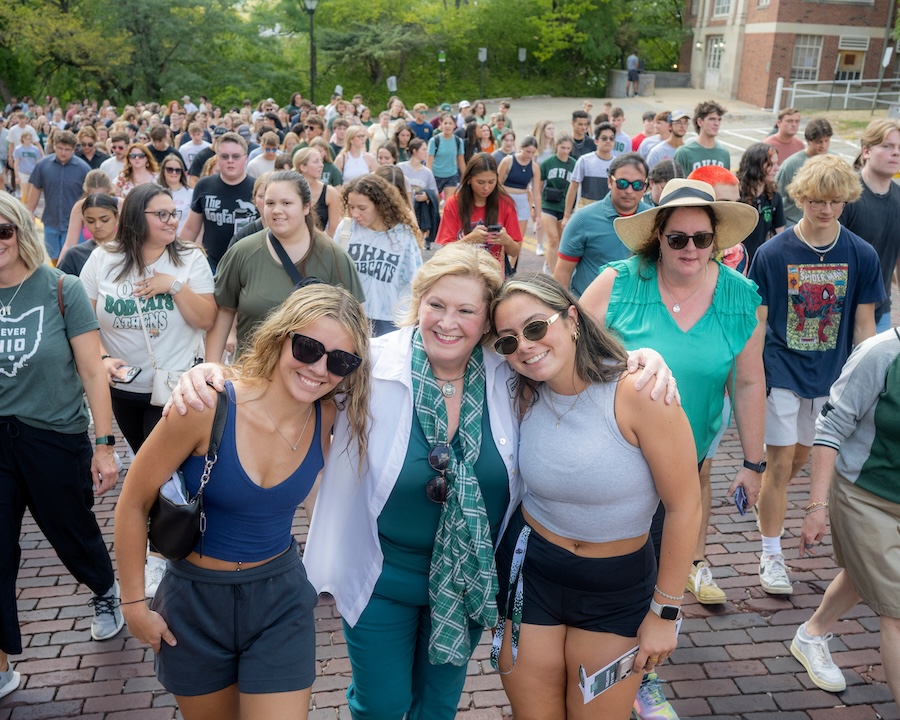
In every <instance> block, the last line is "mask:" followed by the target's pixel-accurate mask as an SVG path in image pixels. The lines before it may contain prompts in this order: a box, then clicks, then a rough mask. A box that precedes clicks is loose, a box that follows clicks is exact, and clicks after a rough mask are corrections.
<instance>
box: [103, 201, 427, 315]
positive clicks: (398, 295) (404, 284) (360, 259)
mask: <svg viewBox="0 0 900 720" xmlns="http://www.w3.org/2000/svg"><path fill="white" fill-rule="evenodd" d="M346 222H349V223H350V239H349V241H348V243H347V248H346V249H347V252H348V253H349V255H350V258H351V259H352V260H353V263H354V264H355V265H356V273H357V274H358V275H359V281H360V283H362V287H363V292H365V294H366V301H365V302H364V303H363V307H364V308H365V311H366V315H367V316H368V317H370V318H371V319H372V320H393V319H394V311H395V310H396V308H397V305H398V304H399V302H400V301H401V300H403V299H404V298H408V297H409V295H410V287H409V285H410V282H412V278H413V275H415V273H416V270H418V269H419V268H420V267H421V266H422V252H421V251H420V250H419V246H418V244H417V243H416V237H415V235H413V232H412V230H410V229H409V227H407V226H406V225H397V226H395V227H393V228H391V229H390V230H388V231H386V232H384V231H382V232H375V231H373V230H369V229H368V228H364V227H360V226H359V225H357V224H356V222H355V221H353V220H348V219H347V218H344V219H343V220H341V222H340V224H339V225H338V226H337V230H336V231H335V233H334V240H335V242H337V243H341V232H342V230H343V228H344V223H346ZM101 332H102V330H101Z"/></svg>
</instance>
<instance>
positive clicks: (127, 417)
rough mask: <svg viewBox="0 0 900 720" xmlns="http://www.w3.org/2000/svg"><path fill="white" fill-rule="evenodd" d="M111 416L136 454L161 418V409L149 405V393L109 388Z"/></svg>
mask: <svg viewBox="0 0 900 720" xmlns="http://www.w3.org/2000/svg"><path fill="white" fill-rule="evenodd" d="M109 394H110V395H111V396H112V409H113V414H114V415H115V416H116V422H117V423H118V424H119V430H121V431H122V435H124V436H125V440H126V441H128V444H129V445H131V449H132V450H133V451H134V453H135V454H137V451H138V450H140V449H141V445H143V444H144V440H146V439H147V436H148V435H149V434H150V432H151V431H152V430H153V428H155V427H156V423H158V422H159V421H160V419H161V418H162V408H161V407H156V406H155V405H151V404H150V393H133V392H126V391H124V390H119V389H118V388H110V390H109Z"/></svg>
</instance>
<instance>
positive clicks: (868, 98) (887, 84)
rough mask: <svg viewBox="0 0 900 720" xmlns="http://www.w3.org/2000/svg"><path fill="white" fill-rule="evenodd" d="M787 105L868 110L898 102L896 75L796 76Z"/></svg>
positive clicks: (898, 84)
mask: <svg viewBox="0 0 900 720" xmlns="http://www.w3.org/2000/svg"><path fill="white" fill-rule="evenodd" d="M787 92H788V103H787V106H788V107H803V106H804V105H806V106H807V107H820V106H821V101H822V100H823V99H825V100H826V103H825V109H826V110H832V109H834V110H868V109H874V108H876V107H879V106H881V107H885V108H886V107H888V106H889V105H892V104H894V103H900V78H897V77H892V78H884V79H883V80H882V81H881V87H880V89H879V81H878V79H877V78H875V79H873V80H865V79H859V80H832V81H828V80H797V81H794V82H792V83H791V86H790V88H787Z"/></svg>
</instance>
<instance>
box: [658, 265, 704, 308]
mask: <svg viewBox="0 0 900 720" xmlns="http://www.w3.org/2000/svg"><path fill="white" fill-rule="evenodd" d="M708 269H709V263H707V264H706V266H705V267H704V268H703V279H702V280H701V281H700V282H699V283H698V284H697V287H696V288H695V289H694V291H693V292H692V293H691V294H690V295H688V296H687V297H686V298H685V299H684V300H680V301H677V300H675V296H674V295H673V294H672V291H671V290H669V286H668V285H666V281H665V278H663V274H662V268H660V269H659V271H658V272H659V279H660V281H661V283H662V287H664V288H665V290H666V295H668V296H669V298H670V299H671V300H672V302H674V303H675V304H674V305H673V306H672V312H673V313H680V312H681V303H686V302H687V301H688V300H690V299H691V298H692V297H694V295H696V294H697V293H698V292H700V289H701V288H702V287H703V285H704V284H705V283H706V273H707V270H708Z"/></svg>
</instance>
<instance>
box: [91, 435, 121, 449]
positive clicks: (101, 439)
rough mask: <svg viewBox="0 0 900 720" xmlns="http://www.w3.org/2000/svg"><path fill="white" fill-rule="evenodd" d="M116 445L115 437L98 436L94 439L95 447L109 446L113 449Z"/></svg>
mask: <svg viewBox="0 0 900 720" xmlns="http://www.w3.org/2000/svg"><path fill="white" fill-rule="evenodd" d="M115 444H116V436H115V435H98V436H97V437H96V438H95V439H94V445H109V446H110V447H112V446H113V445H115Z"/></svg>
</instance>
